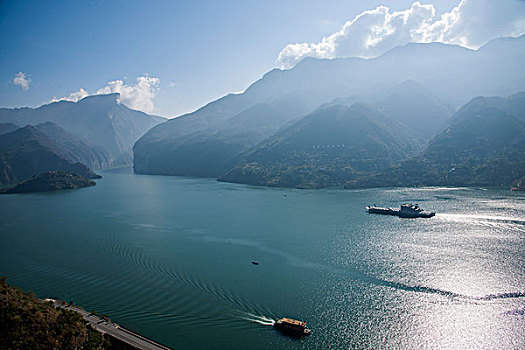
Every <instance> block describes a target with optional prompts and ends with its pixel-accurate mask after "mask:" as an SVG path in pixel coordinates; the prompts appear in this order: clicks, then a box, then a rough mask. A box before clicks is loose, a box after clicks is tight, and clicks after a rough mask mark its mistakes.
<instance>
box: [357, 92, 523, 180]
mask: <svg viewBox="0 0 525 350" xmlns="http://www.w3.org/2000/svg"><path fill="white" fill-rule="evenodd" d="M523 176H525V93H519V94H516V95H513V96H510V97H508V98H499V97H490V98H484V97H479V98H475V99H473V100H472V101H470V102H469V103H468V104H466V105H465V106H463V107H462V108H461V109H460V110H459V111H458V112H457V113H456V114H455V115H454V116H453V117H452V120H451V122H450V124H449V125H448V127H447V128H445V130H443V131H442V132H441V133H439V134H438V135H437V136H436V137H435V138H434V139H433V140H432V141H431V142H430V144H429V146H428V147H427V148H426V150H425V151H424V152H423V153H422V154H421V155H419V156H417V157H414V158H411V159H408V160H406V161H403V162H401V163H400V164H399V165H398V166H395V167H392V168H390V169H388V170H386V171H384V172H381V173H379V174H376V175H374V176H369V177H363V178H361V179H358V180H356V181H353V182H351V183H349V184H348V185H347V187H369V186H421V185H452V186H510V185H511V184H512V183H515V182H516V181H517V180H518V179H520V178H522V177H523Z"/></svg>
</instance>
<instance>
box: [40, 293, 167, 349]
mask: <svg viewBox="0 0 525 350" xmlns="http://www.w3.org/2000/svg"><path fill="white" fill-rule="evenodd" d="M46 301H51V302H53V303H54V305H55V307H57V308H62V309H66V310H71V311H75V312H77V313H79V314H81V315H82V317H83V318H84V320H85V321H86V322H88V323H89V324H90V325H91V326H92V327H93V328H95V329H96V330H98V331H99V332H101V333H104V334H107V335H109V336H110V337H112V338H115V339H117V340H120V341H121V342H123V343H126V344H127V345H129V346H131V347H133V348H136V349H140V350H173V349H171V348H169V347H167V346H164V345H162V344H159V343H157V342H155V341H153V340H151V339H148V338H146V337H144V336H142V335H140V334H137V333H135V332H132V331H130V330H129V329H126V328H123V327H121V326H119V325H118V324H116V323H113V322H111V321H109V320H107V319H104V318H102V317H99V316H97V315H94V314H93V313H91V312H87V311H86V310H82V309H80V308H78V307H75V306H72V305H68V304H66V303H62V302H60V301H57V300H54V299H46Z"/></svg>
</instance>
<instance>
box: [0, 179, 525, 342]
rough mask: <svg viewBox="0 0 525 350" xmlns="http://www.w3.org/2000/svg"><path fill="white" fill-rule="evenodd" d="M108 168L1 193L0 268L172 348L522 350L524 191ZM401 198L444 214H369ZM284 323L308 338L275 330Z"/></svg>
mask: <svg viewBox="0 0 525 350" xmlns="http://www.w3.org/2000/svg"><path fill="white" fill-rule="evenodd" d="M102 175H103V179H101V180H99V181H98V184H97V186H95V187H92V188H85V189H81V190H74V191H61V192H55V193H41V194H25V195H4V196H0V219H1V220H0V239H1V242H2V243H1V244H0V275H7V276H8V282H9V283H11V284H13V285H17V286H20V287H22V288H24V289H25V290H32V291H34V292H35V293H36V294H37V295H38V296H39V297H50V296H51V297H58V298H61V299H63V300H66V301H70V300H71V301H74V302H75V303H76V304H78V305H82V306H83V307H84V308H85V309H87V310H97V311H98V312H99V313H101V314H103V313H106V314H109V315H110V316H111V319H112V320H113V321H115V322H117V323H119V324H121V325H123V326H126V327H128V328H131V329H132V330H135V331H137V332H140V333H142V334H144V335H146V336H149V337H151V338H153V339H156V340H158V341H160V342H162V343H165V344H166V345H169V346H172V347H174V348H176V349H246V348H250V349H280V348H285V347H286V348H291V349H328V348H333V349H339V348H356V349H392V348H406V349H436V348H440V349H519V348H524V347H525V268H524V266H525V196H523V194H519V193H511V192H509V191H504V190H487V189H467V188H422V189H387V190H385V189H382V190H379V189H371V190H354V191H340V190H313V191H307V190H288V189H275V188H260V187H251V186H244V185H236V184H227V183H218V182H216V181H214V180H210V179H192V178H179V177H163V176H144V175H134V174H132V173H131V171H130V170H129V169H124V170H119V171H106V172H104V173H103V174H102ZM401 202H414V203H419V205H420V206H421V207H423V208H425V209H430V210H435V211H437V212H438V214H437V215H436V216H435V217H434V218H431V219H400V218H397V217H390V216H379V215H368V214H367V213H366V212H365V211H364V206H365V205H369V204H374V203H375V204H380V205H389V206H397V205H399V203H401ZM252 260H257V261H258V262H259V263H260V264H259V265H258V266H255V265H252V264H251V261H252ZM283 316H288V317H292V318H298V319H302V320H305V321H307V322H308V324H309V326H310V328H312V329H313V334H312V335H311V336H310V337H307V338H304V339H302V340H295V339H292V338H288V337H286V336H282V335H281V334H279V333H277V332H276V331H274V330H273V328H272V327H271V321H272V319H276V318H278V317H283Z"/></svg>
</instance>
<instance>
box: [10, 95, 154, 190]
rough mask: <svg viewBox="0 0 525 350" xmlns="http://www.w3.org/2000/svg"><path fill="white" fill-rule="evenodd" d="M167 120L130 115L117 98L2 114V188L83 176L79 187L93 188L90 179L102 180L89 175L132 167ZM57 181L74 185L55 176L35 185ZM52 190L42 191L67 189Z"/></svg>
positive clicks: (101, 97)
mask: <svg viewBox="0 0 525 350" xmlns="http://www.w3.org/2000/svg"><path fill="white" fill-rule="evenodd" d="M163 120H164V118H160V117H155V116H150V115H147V114H145V113H143V112H139V111H135V110H132V109H129V108H128V107H126V106H124V105H123V104H121V103H120V102H119V95H118V94H109V95H96V96H90V97H86V98H84V99H82V100H80V101H79V102H77V103H75V102H69V101H60V102H55V103H51V104H48V105H43V106H41V107H38V108H16V109H7V108H2V109H0V122H1V123H0V186H10V185H14V184H17V183H19V182H23V181H24V180H27V179H29V178H31V177H33V176H37V175H40V174H42V173H46V172H50V171H51V172H56V171H65V172H67V173H69V174H75V175H79V176H80V177H81V181H76V182H78V183H79V185H81V184H84V183H90V182H89V181H88V180H87V179H89V178H96V177H98V175H96V174H95V173H94V172H93V171H92V170H91V169H103V168H110V167H115V166H123V165H130V164H131V162H132V154H131V148H132V146H133V144H134V143H135V141H136V140H137V139H138V138H139V137H140V136H142V134H144V133H145V132H146V131H147V130H148V129H149V128H151V127H152V126H153V125H156V124H158V123H159V122H161V121H163ZM21 126H22V127H21ZM53 174H55V173H53ZM59 178H60V179H62V178H63V179H66V180H68V181H69V180H70V178H68V177H63V176H62V177H57V176H54V175H53V176H43V177H41V178H38V181H37V182H35V183H42V181H43V180H45V179H50V180H53V179H59ZM82 178H83V180H82ZM57 181H58V180H57ZM68 181H66V182H65V183H69V182H68ZM48 185H49V186H47V187H46V186H44V187H46V188H63V187H64V186H63V184H62V185H60V184H58V182H57V183H53V184H48ZM58 185H60V186H58ZM26 187H27V186H26ZM72 188H75V186H72Z"/></svg>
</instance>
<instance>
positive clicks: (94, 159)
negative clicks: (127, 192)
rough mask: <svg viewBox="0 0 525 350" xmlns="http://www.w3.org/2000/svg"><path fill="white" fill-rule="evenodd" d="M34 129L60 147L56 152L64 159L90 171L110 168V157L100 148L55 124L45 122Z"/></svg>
mask: <svg viewBox="0 0 525 350" xmlns="http://www.w3.org/2000/svg"><path fill="white" fill-rule="evenodd" d="M35 128H37V129H38V130H40V131H42V132H43V133H44V134H46V135H47V136H48V137H49V138H50V139H51V140H53V141H55V142H56V143H57V144H58V145H59V146H60V149H58V150H57V151H58V152H60V154H61V155H62V156H64V158H67V159H69V160H71V161H73V162H80V163H83V164H85V165H87V166H88V167H89V168H91V169H103V168H108V167H109V166H110V164H109V163H108V159H110V158H111V156H110V155H109V154H108V152H107V151H105V150H104V149H103V148H102V147H100V146H96V145H93V144H90V143H89V142H88V141H85V140H83V139H82V138H80V137H78V136H76V135H73V134H71V133H69V132H67V131H65V130H64V129H62V128H61V127H59V126H58V125H56V124H55V123H52V122H45V123H42V124H37V125H35Z"/></svg>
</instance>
